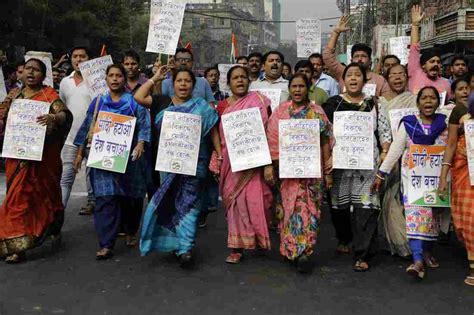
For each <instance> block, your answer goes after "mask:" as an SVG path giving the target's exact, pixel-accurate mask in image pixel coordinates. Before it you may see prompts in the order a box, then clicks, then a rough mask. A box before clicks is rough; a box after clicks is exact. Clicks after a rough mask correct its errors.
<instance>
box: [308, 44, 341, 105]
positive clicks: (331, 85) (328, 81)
mask: <svg viewBox="0 0 474 315" xmlns="http://www.w3.org/2000/svg"><path fill="white" fill-rule="evenodd" d="M308 60H309V61H310V62H311V64H312V65H313V69H314V72H313V84H314V85H315V86H317V87H318V88H321V89H323V90H324V91H326V93H327V94H328V96H329V97H333V96H335V95H339V84H338V83H337V81H336V80H334V79H333V78H332V77H330V76H328V75H327V74H325V73H324V72H323V70H324V62H323V55H321V54H319V53H314V54H312V55H311V56H309V58H308Z"/></svg>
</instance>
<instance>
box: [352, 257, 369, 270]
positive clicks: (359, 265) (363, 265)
mask: <svg viewBox="0 0 474 315" xmlns="http://www.w3.org/2000/svg"><path fill="white" fill-rule="evenodd" d="M352 269H354V271H356V272H365V271H367V270H369V264H368V263H367V262H366V261H363V260H362V259H358V260H357V261H356V262H355V264H354V266H353V267H352Z"/></svg>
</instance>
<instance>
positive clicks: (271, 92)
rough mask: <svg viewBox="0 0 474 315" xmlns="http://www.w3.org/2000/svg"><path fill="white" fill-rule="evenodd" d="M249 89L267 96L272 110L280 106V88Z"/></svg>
mask: <svg viewBox="0 0 474 315" xmlns="http://www.w3.org/2000/svg"><path fill="white" fill-rule="evenodd" d="M251 91H256V92H259V93H260V94H262V95H263V96H266V97H268V98H269V99H270V102H271V105H270V106H271V107H272V111H274V110H275V109H276V108H277V107H278V106H280V98H281V89H253V90H251Z"/></svg>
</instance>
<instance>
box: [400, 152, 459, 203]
mask: <svg viewBox="0 0 474 315" xmlns="http://www.w3.org/2000/svg"><path fill="white" fill-rule="evenodd" d="M445 149H446V147H445V146H441V145H432V146H429V145H411V146H410V148H409V160H408V168H409V177H408V183H407V185H404V187H406V188H407V197H408V203H409V204H410V205H413V206H426V207H449V206H450V201H451V197H450V195H451V192H450V191H449V190H448V195H447V197H446V199H445V200H441V199H440V198H439V196H438V184H439V175H440V174H441V166H442V163H443V156H444V151H445Z"/></svg>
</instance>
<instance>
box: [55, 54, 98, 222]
mask: <svg viewBox="0 0 474 315" xmlns="http://www.w3.org/2000/svg"><path fill="white" fill-rule="evenodd" d="M70 56H71V65H72V67H73V69H74V71H73V72H72V73H71V74H70V75H69V76H67V77H65V78H64V79H63V80H62V81H61V84H60V86H59V97H60V98H61V100H62V101H63V102H64V104H66V106H67V108H68V109H69V110H70V111H71V113H72V115H73V117H74V120H73V122H72V126H71V130H70V131H69V134H68V136H67V138H66V142H65V144H64V148H63V150H62V152H61V159H62V161H63V174H62V177H61V192H62V198H63V204H64V207H65V208H66V206H67V203H68V201H69V197H70V195H71V190H72V185H73V184H74V180H75V179H76V172H75V170H74V168H73V162H74V160H75V158H76V154H77V150H78V148H77V147H76V146H75V145H74V144H73V143H74V138H75V137H76V134H77V132H78V130H79V128H80V127H81V125H82V122H83V121H84V119H85V117H86V113H87V109H88V107H89V104H90V103H91V100H92V99H91V97H90V95H89V90H88V89H87V85H86V82H85V81H84V80H83V78H82V75H81V72H80V70H79V64H80V63H81V62H84V61H87V60H89V52H88V49H87V48H86V47H83V46H78V47H74V48H73V49H72V50H71V52H70ZM86 173H87V170H86ZM87 195H88V196H87V206H86V207H85V208H82V209H81V211H80V212H79V214H90V213H92V212H93V210H94V206H95V200H94V195H93V192H92V188H91V185H90V181H89V176H88V174H87Z"/></svg>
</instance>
